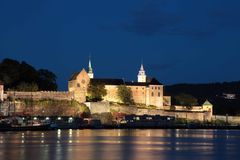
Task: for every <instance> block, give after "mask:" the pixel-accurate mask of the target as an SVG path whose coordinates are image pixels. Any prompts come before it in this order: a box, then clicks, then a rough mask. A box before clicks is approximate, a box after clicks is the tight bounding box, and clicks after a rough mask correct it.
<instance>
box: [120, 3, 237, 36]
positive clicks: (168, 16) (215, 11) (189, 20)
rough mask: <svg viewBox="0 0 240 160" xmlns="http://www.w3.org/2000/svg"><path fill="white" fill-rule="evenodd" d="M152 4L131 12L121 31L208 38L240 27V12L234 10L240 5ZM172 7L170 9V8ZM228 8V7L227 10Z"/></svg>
mask: <svg viewBox="0 0 240 160" xmlns="http://www.w3.org/2000/svg"><path fill="white" fill-rule="evenodd" d="M160 2H164V3H158V1H154V0H152V1H149V2H148V3H146V4H145V5H143V6H141V7H140V8H139V9H137V10H134V11H132V12H130V14H129V15H130V16H129V17H130V18H129V19H128V20H126V21H125V23H124V24H123V25H122V29H123V30H124V31H127V32H132V33H135V34H138V35H144V36H153V35H156V34H158V35H176V36H187V37H193V38H206V37H211V36H214V35H216V34H217V32H218V31H220V30H221V29H226V27H228V29H229V28H230V27H231V28H232V27H234V28H236V29H239V27H240V21H239V19H240V11H239V10H238V9H236V7H233V6H234V5H237V4H239V5H240V3H238V2H237V1H236V2H237V3H233V4H228V6H226V5H227V4H226V2H224V3H222V4H221V5H217V4H218V1H213V2H212V3H210V2H201V3H200V2H191V1H188V0H185V1H184V2H185V3H180V2H178V3H177V1H160ZM169 6H170V7H169ZM225 6H226V7H225Z"/></svg>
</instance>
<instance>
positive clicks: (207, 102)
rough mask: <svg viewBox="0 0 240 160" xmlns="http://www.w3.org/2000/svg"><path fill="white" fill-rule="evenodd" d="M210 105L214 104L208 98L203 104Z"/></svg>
mask: <svg viewBox="0 0 240 160" xmlns="http://www.w3.org/2000/svg"><path fill="white" fill-rule="evenodd" d="M209 105H212V104H211V103H210V102H209V101H208V100H206V101H205V102H204V103H203V106H209Z"/></svg>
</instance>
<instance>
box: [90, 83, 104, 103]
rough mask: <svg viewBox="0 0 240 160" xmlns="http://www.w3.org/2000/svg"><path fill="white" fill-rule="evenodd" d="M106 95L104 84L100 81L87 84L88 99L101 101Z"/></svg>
mask: <svg viewBox="0 0 240 160" xmlns="http://www.w3.org/2000/svg"><path fill="white" fill-rule="evenodd" d="M106 95H107V90H106V89H105V85H104V84H102V83H94V84H93V83H90V84H89V86H88V96H87V100H88V101H94V102H96V101H101V100H102V99H103V97H104V96H106Z"/></svg>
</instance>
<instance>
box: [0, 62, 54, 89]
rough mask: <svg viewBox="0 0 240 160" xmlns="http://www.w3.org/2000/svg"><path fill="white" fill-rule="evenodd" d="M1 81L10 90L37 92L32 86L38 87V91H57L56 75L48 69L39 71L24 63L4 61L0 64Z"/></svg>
mask: <svg viewBox="0 0 240 160" xmlns="http://www.w3.org/2000/svg"><path fill="white" fill-rule="evenodd" d="M0 80H2V81H3V82H4V85H5V88H6V89H8V90H9V89H10V90H13V89H18V90H32V89H31V88H34V89H33V90H35V89H36V88H35V87H33V85H32V84H35V85H36V86H38V90H57V83H56V75H55V74H54V73H52V72H50V71H48V70H46V69H40V70H38V71H37V70H36V69H35V68H34V67H33V66H31V65H30V64H27V63H26V62H24V61H23V62H21V63H20V62H18V61H16V60H12V59H4V60H3V61H2V62H1V63H0ZM28 85H29V86H28Z"/></svg>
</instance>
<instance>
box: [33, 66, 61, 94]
mask: <svg viewBox="0 0 240 160" xmlns="http://www.w3.org/2000/svg"><path fill="white" fill-rule="evenodd" d="M56 79H57V76H56V75H55V74H54V73H53V72H51V71H49V70H46V69H40V70H38V85H39V89H41V90H52V91H55V90H57V82H56Z"/></svg>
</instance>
